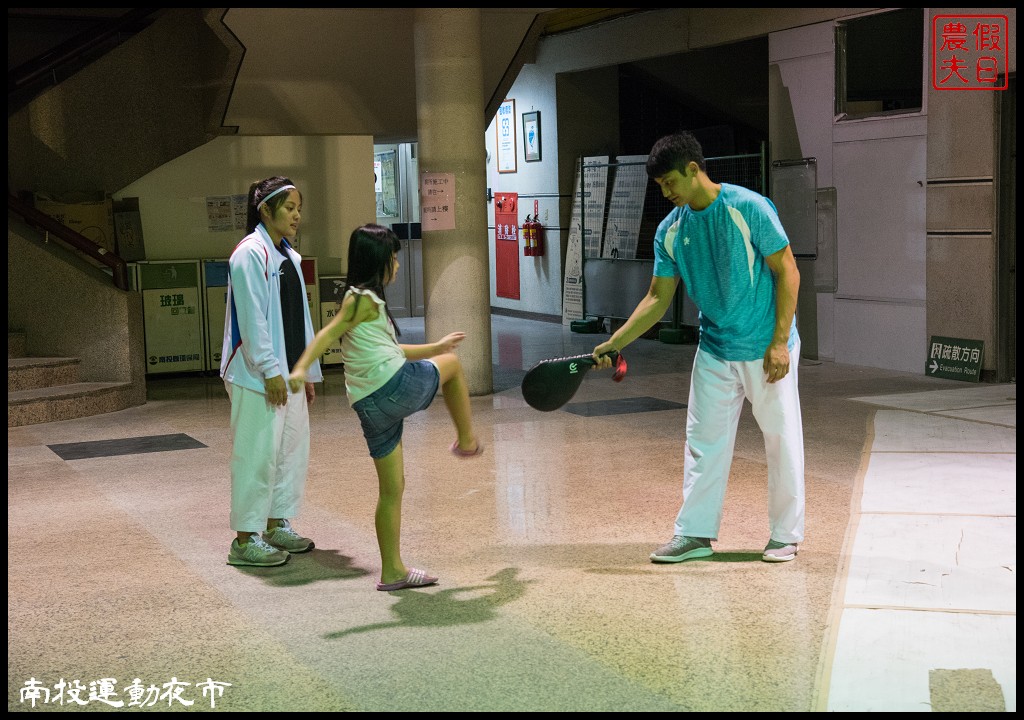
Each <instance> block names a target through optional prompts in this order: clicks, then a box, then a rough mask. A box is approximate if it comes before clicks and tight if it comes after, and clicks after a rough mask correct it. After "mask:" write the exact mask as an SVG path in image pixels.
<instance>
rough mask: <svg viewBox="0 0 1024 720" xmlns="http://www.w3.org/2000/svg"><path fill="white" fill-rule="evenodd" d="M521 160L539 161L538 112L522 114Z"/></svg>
mask: <svg viewBox="0 0 1024 720" xmlns="http://www.w3.org/2000/svg"><path fill="white" fill-rule="evenodd" d="M523 143H524V145H523V158H524V159H525V160H526V162H538V161H540V110H535V111H533V112H528V113H523Z"/></svg>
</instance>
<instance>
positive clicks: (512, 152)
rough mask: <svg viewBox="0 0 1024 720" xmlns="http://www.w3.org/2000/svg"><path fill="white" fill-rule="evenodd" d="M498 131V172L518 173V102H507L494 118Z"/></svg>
mask: <svg viewBox="0 0 1024 720" xmlns="http://www.w3.org/2000/svg"><path fill="white" fill-rule="evenodd" d="M494 121H495V122H494V126H495V128H496V129H497V131H498V172H500V173H514V172H515V171H516V101H515V100H506V101H505V102H503V103H502V104H501V107H499V108H498V114H497V115H496V116H495V118H494Z"/></svg>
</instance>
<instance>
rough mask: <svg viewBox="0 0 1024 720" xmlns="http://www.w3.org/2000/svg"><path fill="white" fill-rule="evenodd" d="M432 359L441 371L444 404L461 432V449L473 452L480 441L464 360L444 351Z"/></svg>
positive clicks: (459, 439)
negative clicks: (474, 424) (475, 427)
mask: <svg viewBox="0 0 1024 720" xmlns="http://www.w3.org/2000/svg"><path fill="white" fill-rule="evenodd" d="M432 359H433V361H434V362H435V363H437V369H438V370H439V371H440V373H441V392H442V393H443V394H444V404H445V405H447V406H448V412H449V414H450V415H451V416H452V420H453V421H454V422H455V430H456V432H458V434H459V436H458V443H459V449H460V450H463V451H465V452H473V451H474V450H476V448H477V446H478V444H479V443H478V442H477V438H476V436H475V435H474V434H473V415H472V411H471V410H470V406H469V386H468V385H467V384H466V375H465V373H464V372H463V371H462V362H461V361H460V360H459V356H458V355H456V354H455V353H444V354H442V355H437V356H435V357H434V358H432Z"/></svg>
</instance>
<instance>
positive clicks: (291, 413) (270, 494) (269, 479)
mask: <svg viewBox="0 0 1024 720" xmlns="http://www.w3.org/2000/svg"><path fill="white" fill-rule="evenodd" d="M225 386H226V387H227V389H228V396H229V397H230V398H231V429H232V431H233V432H234V438H235V439H234V446H233V448H232V451H231V529H232V530H234V531H236V532H262V531H264V530H266V529H267V518H285V519H287V518H292V517H295V516H296V515H297V514H298V512H299V506H300V505H301V504H302V495H303V492H304V491H305V489H306V471H307V469H308V467H309V409H308V408H307V407H306V393H305V392H297V393H289V394H288V404H287V405H284V406H274V405H271V404H270V403H268V402H267V396H266V395H264V394H263V393H258V392H256V391H254V390H249V389H248V388H243V387H240V386H238V385H233V384H231V383H225Z"/></svg>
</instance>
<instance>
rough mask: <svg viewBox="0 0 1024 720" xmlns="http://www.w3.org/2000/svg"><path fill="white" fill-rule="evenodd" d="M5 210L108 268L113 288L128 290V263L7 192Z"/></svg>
mask: <svg viewBox="0 0 1024 720" xmlns="http://www.w3.org/2000/svg"><path fill="white" fill-rule="evenodd" d="M7 209H8V210H11V211H13V212H15V213H17V214H18V215H20V216H21V217H22V218H24V220H25V222H27V223H28V224H29V225H31V226H33V227H35V228H37V229H39V230H42V231H43V232H45V233H47V235H53V236H54V237H56V238H57V239H58V240H60V241H62V242H64V243H66V244H67V245H70V246H71V247H72V249H74V250H76V251H78V252H80V253H82V254H84V255H88V256H89V257H90V258H92V259H93V260H95V261H96V262H98V263H101V264H103V265H106V266H107V267H109V268H110V270H111V272H112V273H113V281H114V285H115V287H117V288H119V289H121V290H128V263H127V262H125V260H124V259H122V258H121V257H120V256H119V255H116V254H115V253H112V252H110V251H109V250H107V249H106V248H104V247H100V246H99V245H97V244H96V243H94V242H93V241H92V240H90V239H89V238H87V237H85V236H84V235H82V234H80V233H77V232H75V231H74V230H72V229H71V228H69V227H68V226H67V225H64V224H63V223H60V222H57V221H56V220H54V219H53V218H52V217H50V216H49V215H47V214H46V213H44V212H43V211H42V210H38V209H36V208H34V207H32V206H31V205H29V204H28V203H27V202H25V201H23V200H21V199H19V198H18V197H17V196H16V195H14V194H13V193H11V192H10V191H9V190H8V191H7Z"/></svg>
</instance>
